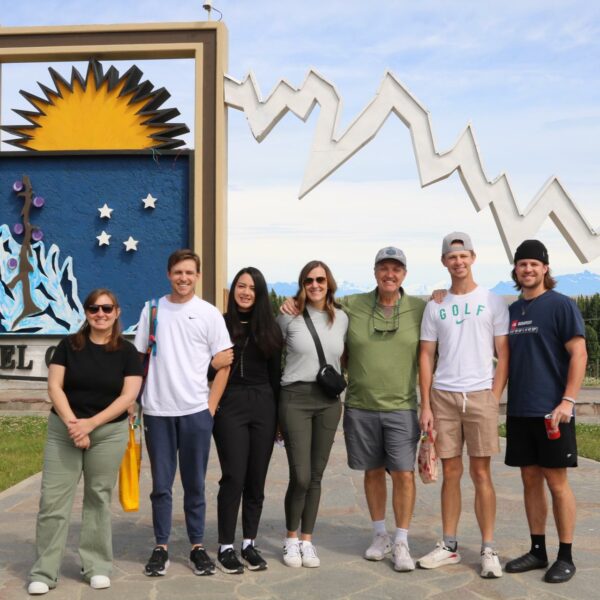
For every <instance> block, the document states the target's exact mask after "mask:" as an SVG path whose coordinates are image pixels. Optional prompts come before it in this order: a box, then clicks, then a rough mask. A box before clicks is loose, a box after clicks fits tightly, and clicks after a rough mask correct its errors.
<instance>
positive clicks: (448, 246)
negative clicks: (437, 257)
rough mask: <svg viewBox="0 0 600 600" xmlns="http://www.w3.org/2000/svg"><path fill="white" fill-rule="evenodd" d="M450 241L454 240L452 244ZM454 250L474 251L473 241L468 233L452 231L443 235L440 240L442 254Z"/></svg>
mask: <svg viewBox="0 0 600 600" xmlns="http://www.w3.org/2000/svg"><path fill="white" fill-rule="evenodd" d="M452 242H454V244H453V243H452ZM456 250H470V251H471V252H475V249H474V248H473V242H472V241H471V237H470V236H469V234H468V233H464V232H463V231H453V232H452V233H449V234H448V235H447V236H445V237H444V240H443V242H442V256H444V254H448V252H454V251H456Z"/></svg>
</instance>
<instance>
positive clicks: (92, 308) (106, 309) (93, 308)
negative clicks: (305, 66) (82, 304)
mask: <svg viewBox="0 0 600 600" xmlns="http://www.w3.org/2000/svg"><path fill="white" fill-rule="evenodd" d="M114 308H115V305H114V304H90V305H89V306H88V307H87V308H86V309H85V310H87V311H88V312H89V313H90V315H95V314H98V311H100V310H101V311H102V312H103V313H104V314H105V315H110V314H111V313H112V311H113V309H114Z"/></svg>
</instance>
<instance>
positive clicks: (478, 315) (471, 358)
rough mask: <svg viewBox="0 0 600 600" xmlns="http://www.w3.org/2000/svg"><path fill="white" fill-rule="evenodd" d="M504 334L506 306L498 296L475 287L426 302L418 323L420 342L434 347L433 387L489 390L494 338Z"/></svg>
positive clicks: (505, 330)
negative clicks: (435, 357) (436, 350)
mask: <svg viewBox="0 0 600 600" xmlns="http://www.w3.org/2000/svg"><path fill="white" fill-rule="evenodd" d="M507 334H508V306H507V305H506V303H505V302H504V300H503V299H502V298H500V296H497V295H496V294H494V293H492V292H490V291H489V290H487V289H485V288H482V287H479V286H478V287H476V288H475V289H474V290H473V291H472V292H470V293H469V294H461V295H455V294H450V293H449V294H448V295H447V296H446V297H445V298H444V301H443V302H442V303H441V304H437V303H436V302H433V301H430V302H428V303H427V306H426V307H425V313H424V314H423V321H422V322H421V340H424V341H428V342H437V343H438V355H439V356H438V362H437V368H436V370H435V374H434V376H433V387H434V388H435V389H438V390H447V391H449V392H474V391H477V390H487V389H490V388H491V387H492V382H493V379H494V362H493V358H494V337H496V336H500V335H507Z"/></svg>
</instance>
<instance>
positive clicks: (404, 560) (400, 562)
mask: <svg viewBox="0 0 600 600" xmlns="http://www.w3.org/2000/svg"><path fill="white" fill-rule="evenodd" d="M392 559H393V561H394V570H396V571H414V570H415V563H414V561H413V559H412V558H411V557H410V552H409V551H408V546H407V544H406V542H398V543H397V544H394V549H393V552H392Z"/></svg>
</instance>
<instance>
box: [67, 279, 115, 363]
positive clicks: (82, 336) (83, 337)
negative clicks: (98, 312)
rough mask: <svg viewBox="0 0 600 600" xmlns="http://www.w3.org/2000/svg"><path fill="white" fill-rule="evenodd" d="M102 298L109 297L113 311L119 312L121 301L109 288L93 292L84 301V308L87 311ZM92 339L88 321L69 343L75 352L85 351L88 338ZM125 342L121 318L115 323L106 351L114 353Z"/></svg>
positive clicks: (72, 336) (70, 337)
mask: <svg viewBox="0 0 600 600" xmlns="http://www.w3.org/2000/svg"><path fill="white" fill-rule="evenodd" d="M100 296H108V297H109V298H110V299H111V301H112V303H113V304H114V305H115V308H114V309H113V310H117V309H118V308H119V301H118V300H117V297H116V296H115V294H114V292H111V291H110V290H109V289H107V288H97V289H95V290H92V291H91V292H90V293H89V294H88V296H87V298H86V299H85V300H84V301H83V308H84V309H86V310H87V307H88V306H90V305H91V304H94V303H95V302H96V300H98V298H100ZM89 337H90V324H89V323H88V320H87V319H86V320H85V321H84V322H83V325H82V326H81V327H80V328H79V331H78V332H77V333H75V334H73V335H71V336H69V341H70V342H71V347H72V348H73V350H83V348H84V346H85V344H86V342H87V340H88V338H89ZM122 342H123V336H122V335H121V320H120V319H119V318H117V319H115V322H114V323H113V326H112V331H111V332H110V339H109V340H108V344H106V349H107V350H108V351H109V352H114V351H115V350H118V349H119V348H120V347H121V344H122Z"/></svg>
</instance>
